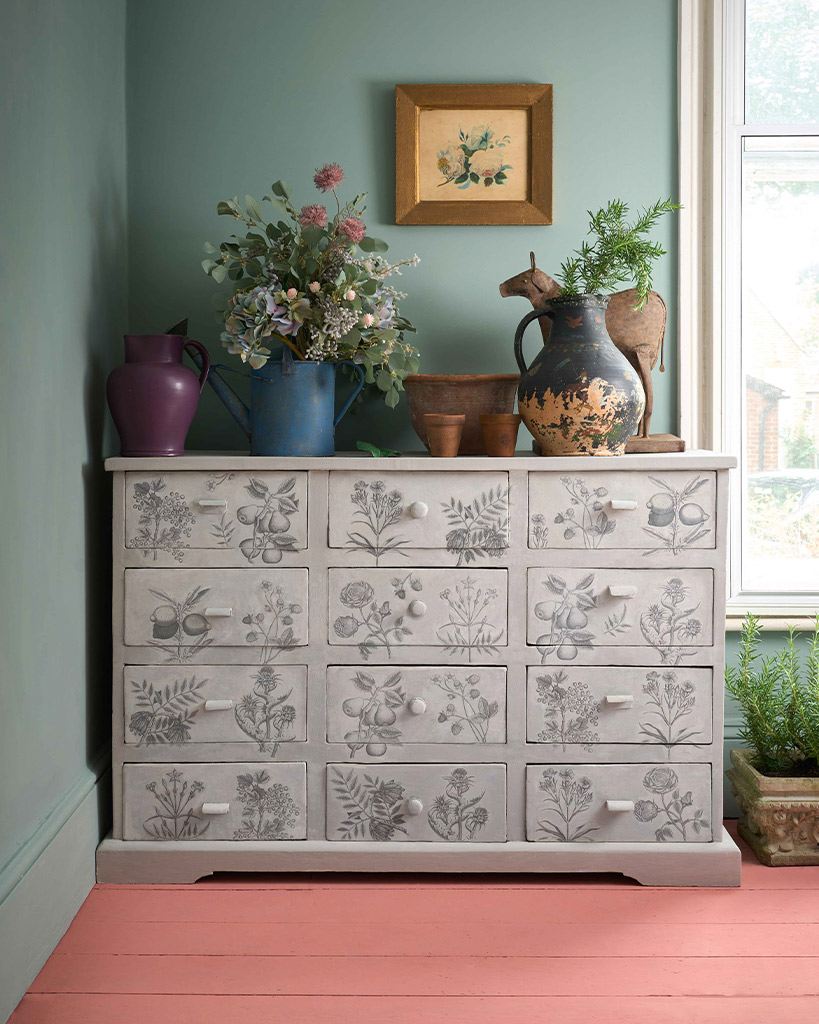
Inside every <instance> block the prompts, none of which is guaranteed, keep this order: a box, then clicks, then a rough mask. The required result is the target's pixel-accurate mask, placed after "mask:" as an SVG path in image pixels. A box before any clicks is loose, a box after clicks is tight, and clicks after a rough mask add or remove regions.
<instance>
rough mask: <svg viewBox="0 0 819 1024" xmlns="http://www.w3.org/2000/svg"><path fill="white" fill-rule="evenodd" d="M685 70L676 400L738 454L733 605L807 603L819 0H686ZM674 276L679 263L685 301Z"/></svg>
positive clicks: (815, 444) (789, 608) (812, 544)
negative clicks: (691, 307)
mask: <svg viewBox="0 0 819 1024" xmlns="http://www.w3.org/2000/svg"><path fill="white" fill-rule="evenodd" d="M685 8H689V11H688V18H687V17H686V13H685V10H684V9H685ZM697 19H699V23H696V22H697ZM709 19H710V23H709ZM687 20H688V22H689V25H688V36H687V38H688V42H689V43H690V44H691V46H692V48H693V50H694V51H695V54H694V56H693V57H690V58H689V59H688V60H686V53H685V46H686V35H685V31H686V22H687ZM680 68H681V80H680V84H681V101H683V100H684V98H685V96H684V90H685V88H686V83H685V78H684V76H685V75H686V74H693V75H695V77H696V76H698V77H699V88H700V90H701V92H700V94H699V96H700V98H701V99H702V100H703V101H704V110H705V113H704V115H700V116H699V117H698V115H697V113H696V111H695V110H694V109H693V107H694V106H695V104H696V100H697V97H696V95H693V94H691V91H690V89H689V98H690V100H691V107H692V110H690V111H689V118H688V126H689V130H690V131H689V135H688V136H686V121H685V117H682V118H681V169H682V168H683V167H684V166H685V160H686V159H687V160H688V167H689V171H690V173H691V179H692V182H691V187H690V188H689V194H688V195H686V196H684V197H683V201H684V202H686V201H688V202H690V203H693V205H694V211H693V213H692V214H691V224H692V227H693V228H694V230H692V231H691V232H690V233H689V236H688V238H689V242H688V244H689V246H690V247H691V251H690V252H689V266H691V267H692V269H691V270H690V275H691V278H692V280H697V275H699V277H700V279H701V280H702V279H704V280H707V281H708V280H709V277H710V281H709V283H708V284H707V285H706V286H705V287H704V288H703V290H702V291H701V292H700V293H697V291H696V289H693V291H694V292H695V295H694V296H693V300H694V301H697V300H699V301H701V302H702V303H703V305H704V306H705V307H706V309H705V312H702V311H700V312H696V311H695V312H689V318H688V323H689V327H690V335H689V337H688V338H687V339H686V338H685V337H682V338H681V345H682V346H685V345H688V346H689V349H688V353H687V356H686V354H685V353H683V358H682V360H681V374H682V381H683V395H682V399H683V422H684V429H685V423H686V403H687V422H688V425H689V429H690V430H691V431H692V434H693V435H694V439H695V440H696V441H698V442H699V443H700V444H702V445H704V446H716V447H722V448H723V449H724V450H726V451H728V452H731V453H733V454H735V455H736V456H737V458H738V461H739V470H738V472H737V473H736V474H735V476H734V480H733V492H732V512H731V523H730V545H731V557H730V572H729V595H728V597H729V610H733V612H734V613H735V614H737V615H739V614H741V613H742V612H744V611H745V610H747V609H751V610H754V611H758V612H761V613H762V614H764V615H767V616H776V615H777V614H782V615H785V614H788V615H789V616H793V614H794V613H796V614H800V613H801V614H802V615H808V614H812V612H813V610H814V608H815V607H816V605H817V592H819V416H817V402H816V398H817V396H819V0H715V2H714V3H713V7H710V6H709V5H708V4H704V3H699V2H698V0H682V4H681V63H680ZM709 104H710V108H709ZM682 114H685V109H684V107H683V106H681V115H682ZM709 114H710V116H709ZM709 135H710V139H711V148H710V151H709V140H708V136H709ZM714 140H715V141H714ZM690 144H696V145H697V146H698V147H699V149H700V151H701V159H700V162H699V164H698V165H696V166H695V167H693V169H692V164H691V159H690V154H684V153H683V150H685V149H686V146H688V145H690ZM695 174H698V175H699V191H698V190H697V188H696V187H694V185H693V176H694V175H695ZM685 181H686V179H685V177H684V176H683V175H681V183H682V184H683V186H685ZM709 183H713V184H714V186H715V187H714V188H713V190H710V194H709V188H708V186H709ZM709 204H710V205H709ZM683 245H685V242H684V243H683ZM697 246H699V247H700V249H701V250H702V253H703V255H702V258H700V257H699V256H698V255H697V253H696V252H695V248H696V247H697ZM709 247H710V255H709V252H708V250H709ZM683 255H684V254H683ZM681 266H685V263H684V261H683V260H681ZM684 286H685V279H684V275H681V302H684V301H685V298H684V292H683V288H684ZM709 303H710V313H711V316H710V319H709V316H708V308H709ZM703 338H704V343H703V342H702V339H703ZM709 343H710V344H709ZM706 378H708V379H709V380H710V382H711V390H710V394H708V393H706V395H705V396H704V397H703V395H702V393H701V391H702V388H701V387H699V386H697V384H696V382H697V381H703V380H704V379H706ZM686 389H687V391H688V397H686V393H685V392H686ZM695 392H700V393H699V394H695ZM698 405H701V406H702V408H698Z"/></svg>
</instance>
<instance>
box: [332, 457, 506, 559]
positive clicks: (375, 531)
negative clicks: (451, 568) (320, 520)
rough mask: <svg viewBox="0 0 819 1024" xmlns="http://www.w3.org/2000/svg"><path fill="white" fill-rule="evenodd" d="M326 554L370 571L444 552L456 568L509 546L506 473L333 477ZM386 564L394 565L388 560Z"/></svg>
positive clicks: (364, 474) (347, 474)
mask: <svg viewBox="0 0 819 1024" xmlns="http://www.w3.org/2000/svg"><path fill="white" fill-rule="evenodd" d="M329 539H330V547H331V548H349V549H350V550H351V551H354V552H357V553H358V554H360V556H361V559H360V561H361V562H362V564H371V565H378V563H379V560H380V559H382V558H384V557H385V556H387V555H391V554H393V555H394V554H395V553H397V552H400V551H401V550H403V549H404V548H421V549H423V548H432V549H438V550H446V551H448V552H449V553H450V554H451V555H452V556H453V560H454V562H455V564H456V565H466V564H468V563H470V562H474V561H476V560H477V559H482V558H486V557H490V558H491V557H496V558H497V557H498V556H499V555H500V554H502V552H503V551H504V549H505V548H506V547H507V546H508V544H509V478H508V476H507V474H506V473H458V472H454V473H389V472H388V473H333V474H332V475H331V476H330V527H329ZM393 561H394V560H393Z"/></svg>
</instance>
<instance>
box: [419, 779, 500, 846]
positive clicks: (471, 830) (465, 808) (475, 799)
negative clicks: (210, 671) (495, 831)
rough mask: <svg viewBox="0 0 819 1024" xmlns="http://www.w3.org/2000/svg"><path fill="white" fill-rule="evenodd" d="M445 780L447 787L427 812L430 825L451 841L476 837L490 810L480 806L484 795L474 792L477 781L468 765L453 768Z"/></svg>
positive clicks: (442, 836)
mask: <svg viewBox="0 0 819 1024" xmlns="http://www.w3.org/2000/svg"><path fill="white" fill-rule="evenodd" d="M443 781H444V782H445V783H446V789H445V790H444V792H443V793H442V794H441V795H440V796H436V797H435V799H434V800H433V802H432V807H430V809H429V812H428V814H427V821H428V822H429V827H430V828H431V829H432V831H433V832H434V833H435V834H436V835H437V836H440V837H441V839H445V840H446V841H447V842H450V843H452V842H459V843H460V842H463V841H464V840H467V839H474V838H475V835H476V834H477V833H478V832H480V830H481V829H482V828H483V827H484V825H485V824H486V823H487V822H488V821H489V811H488V810H487V809H486V808H485V807H482V806H481V800H483V798H484V794H483V793H479V794H478V795H477V796H473V795H471V793H470V790H471V789H472V788H473V787H474V785H475V780H474V778H472V776H471V775H470V774H469V772H467V770H466V768H453V770H452V771H451V772H450V773H449V775H445V776H444V778H443Z"/></svg>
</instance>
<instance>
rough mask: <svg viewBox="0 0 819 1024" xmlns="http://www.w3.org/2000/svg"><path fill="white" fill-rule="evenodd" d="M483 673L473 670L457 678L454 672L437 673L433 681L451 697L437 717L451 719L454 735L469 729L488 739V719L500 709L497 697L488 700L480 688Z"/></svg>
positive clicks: (443, 720) (480, 739) (482, 739)
mask: <svg viewBox="0 0 819 1024" xmlns="http://www.w3.org/2000/svg"><path fill="white" fill-rule="evenodd" d="M480 681H481V677H480V676H479V675H476V674H475V673H473V674H472V675H469V676H467V677H466V679H465V680H464V679H458V677H457V676H455V675H453V674H452V673H451V672H447V674H446V675H443V676H442V675H435V676H433V677H432V682H433V683H434V684H435V685H436V686H437V687H438V689H439V690H441V691H443V693H444V695H445V696H446V697H448V698H449V703H448V704H447V706H446V708H445V709H444V710H443V711H441V712H440V713H439V715H438V721H439V722H440V723H441V724H442V725H444V724H445V723H449V727H450V732H451V733H452V735H453V736H458V735H460V734H461V733H462V732H463V731H464V729H468V730H469V731H470V732H471V733H472V735H473V737H474V738H475V740H476V741H477V742H478V743H486V738H487V734H488V730H489V722H490V721H491V719H493V718H494V717H495V715H497V713H498V711H499V707H498V702H497V701H496V700H493V701H491V702H490V701H488V700H487V699H486V697H483V696H482V695H481V691H480V689H479V686H480Z"/></svg>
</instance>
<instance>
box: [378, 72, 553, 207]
mask: <svg viewBox="0 0 819 1024" xmlns="http://www.w3.org/2000/svg"><path fill="white" fill-rule="evenodd" d="M395 140H396V147H395V164H396V167H395V220H396V223H397V224H551V222H552V87H551V85H397V86H396V87H395Z"/></svg>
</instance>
